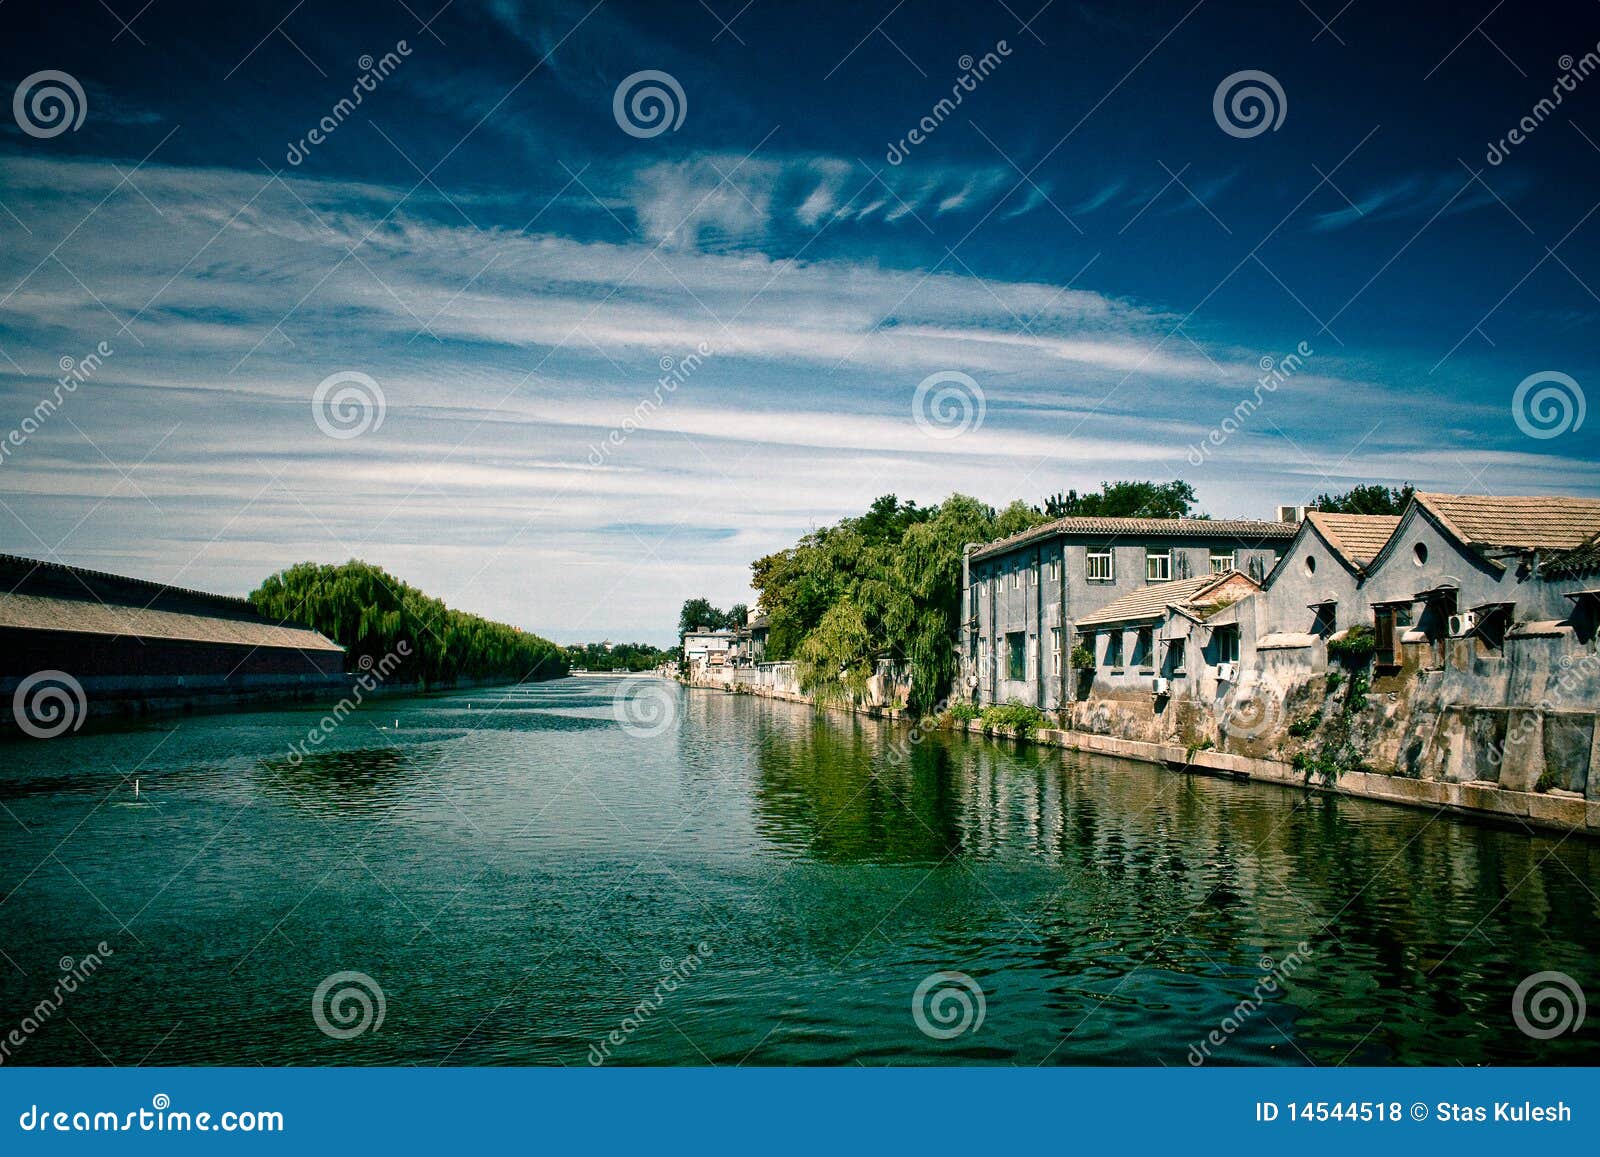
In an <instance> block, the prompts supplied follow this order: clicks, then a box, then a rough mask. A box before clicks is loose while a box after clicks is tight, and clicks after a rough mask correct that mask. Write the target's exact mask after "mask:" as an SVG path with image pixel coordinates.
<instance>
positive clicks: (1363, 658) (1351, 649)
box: [1328, 623, 1378, 690]
mask: <svg viewBox="0 0 1600 1157" xmlns="http://www.w3.org/2000/svg"><path fill="white" fill-rule="evenodd" d="M1377 653H1378V636H1377V634H1376V633H1375V632H1374V631H1373V629H1372V628H1371V627H1369V626H1368V625H1367V624H1366V623H1357V624H1356V625H1355V626H1353V627H1351V628H1350V629H1349V630H1348V631H1346V632H1345V633H1344V634H1342V635H1338V636H1336V637H1334V638H1331V639H1329V640H1328V657H1329V658H1330V659H1337V660H1339V661H1340V662H1341V663H1346V664H1349V665H1350V666H1360V665H1362V664H1364V663H1366V662H1367V661H1368V660H1369V659H1371V658H1372V656H1373V655H1375V654H1377ZM1329 690H1332V688H1329Z"/></svg>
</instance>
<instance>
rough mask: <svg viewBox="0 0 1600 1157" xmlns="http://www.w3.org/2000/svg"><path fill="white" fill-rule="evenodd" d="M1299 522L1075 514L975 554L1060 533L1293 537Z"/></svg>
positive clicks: (1125, 536)
mask: <svg viewBox="0 0 1600 1157" xmlns="http://www.w3.org/2000/svg"><path fill="white" fill-rule="evenodd" d="M1298 529H1299V524H1298V523H1293V522H1266V521H1258V520H1256V519H1251V518H1083V517H1078V516H1072V517H1068V518H1058V519H1056V520H1055V521H1054V522H1046V523H1043V524H1041V525H1039V526H1035V527H1034V528H1033V529H1031V530H1024V531H1022V532H1021V533H1020V534H1013V535H1011V536H1010V537H1008V538H1001V539H997V540H996V541H994V542H990V543H985V544H984V545H983V546H982V547H981V548H980V549H978V550H975V551H973V552H972V557H973V558H988V557H989V556H991V555H995V554H1002V553H1004V552H1005V551H1008V550H1012V549H1015V548H1016V547H1019V546H1023V545H1025V544H1027V543H1030V542H1038V541H1039V540H1040V539H1045V538H1053V537H1055V536H1056V535H1058V534H1081V535H1103V536H1105V537H1107V538H1121V539H1141V538H1223V539H1273V540H1280V539H1289V538H1293V537H1294V533H1295V531H1296V530H1298Z"/></svg>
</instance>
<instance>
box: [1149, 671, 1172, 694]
mask: <svg viewBox="0 0 1600 1157" xmlns="http://www.w3.org/2000/svg"><path fill="white" fill-rule="evenodd" d="M1171 693H1172V683H1171V682H1170V681H1169V680H1166V679H1163V678H1161V677H1160V676H1157V677H1156V678H1154V679H1152V680H1150V694H1152V695H1155V696H1157V697H1159V696H1162V695H1170V694H1171Z"/></svg>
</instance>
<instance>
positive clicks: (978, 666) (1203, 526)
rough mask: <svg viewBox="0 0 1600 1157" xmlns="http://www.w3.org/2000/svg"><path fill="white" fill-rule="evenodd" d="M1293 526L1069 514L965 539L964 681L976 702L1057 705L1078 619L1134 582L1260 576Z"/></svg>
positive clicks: (1070, 688) (1156, 585) (1069, 682)
mask: <svg viewBox="0 0 1600 1157" xmlns="http://www.w3.org/2000/svg"><path fill="white" fill-rule="evenodd" d="M1296 529H1297V527H1296V526H1295V525H1294V524H1293V523H1288V522H1272V521H1265V520H1263V521H1256V520H1247V519H1200V518H1082V517H1071V518H1059V519H1056V520H1055V521H1054V522H1048V523H1045V524H1044V525H1042V526H1037V527H1034V528H1033V529H1032V530H1028V531H1024V532H1022V533H1021V534H1015V535H1012V536H1011V537H1009V538H1004V539H1000V540H999V541H997V542H991V543H987V544H985V545H982V546H978V547H975V548H969V549H968V552H967V557H966V560H965V567H964V572H963V588H964V589H963V592H962V609H963V613H964V624H963V629H962V632H961V639H960V651H961V662H962V666H963V669H964V673H965V677H966V682H967V689H968V691H969V692H970V693H971V694H972V695H974V696H975V697H976V699H977V701H978V702H979V703H984V704H988V703H1005V702H1010V701H1020V702H1023V703H1028V704H1032V705H1034V706H1036V707H1040V708H1044V709H1046V710H1055V709H1059V708H1061V707H1063V706H1064V705H1065V704H1067V703H1068V702H1069V701H1070V700H1071V699H1072V698H1073V696H1074V692H1075V684H1074V674H1073V672H1072V671H1071V669H1070V664H1069V661H1068V659H1069V656H1070V654H1071V652H1072V649H1073V647H1074V646H1076V645H1077V643H1078V642H1079V640H1078V639H1077V638H1076V626H1077V623H1078V621H1079V620H1080V619H1082V618H1083V617H1084V616H1086V615H1090V614H1093V613H1094V612H1096V611H1098V610H1100V609H1101V608H1103V607H1106V606H1108V605H1109V604H1111V603H1113V602H1115V601H1116V600H1118V599H1119V598H1121V597H1122V596H1124V595H1127V594H1129V593H1132V592H1135V591H1141V590H1145V589H1147V588H1148V589H1150V590H1152V592H1155V591H1157V590H1158V589H1161V590H1164V589H1170V587H1171V584H1173V583H1185V582H1188V581H1190V580H1194V579H1208V578H1209V577H1210V576H1212V575H1221V574H1226V573H1228V572H1230V571H1238V572H1240V573H1241V574H1243V575H1244V576H1245V577H1246V578H1247V579H1249V580H1250V581H1251V582H1252V583H1259V582H1260V581H1262V580H1263V579H1264V578H1265V577H1266V576H1267V574H1268V573H1269V572H1270V571H1271V570H1272V568H1273V566H1274V565H1276V563H1277V561H1278V558H1279V556H1280V555H1281V554H1282V553H1283V551H1284V549H1285V547H1286V546H1287V545H1288V543H1289V541H1290V540H1291V539H1293V538H1294V536H1295V532H1296ZM1157 597H1159V596H1157Z"/></svg>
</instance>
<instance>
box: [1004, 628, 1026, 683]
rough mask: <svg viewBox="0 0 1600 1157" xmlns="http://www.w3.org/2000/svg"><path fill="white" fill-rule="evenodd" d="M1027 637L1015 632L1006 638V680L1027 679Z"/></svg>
mask: <svg viewBox="0 0 1600 1157" xmlns="http://www.w3.org/2000/svg"><path fill="white" fill-rule="evenodd" d="M1027 654H1028V651H1027V636H1025V635H1024V634H1023V633H1022V632H1021V631H1013V632H1011V634H1009V635H1007V636H1006V678H1008V679H1025V678H1027V674H1028V670H1027V661H1028V660H1027Z"/></svg>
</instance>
